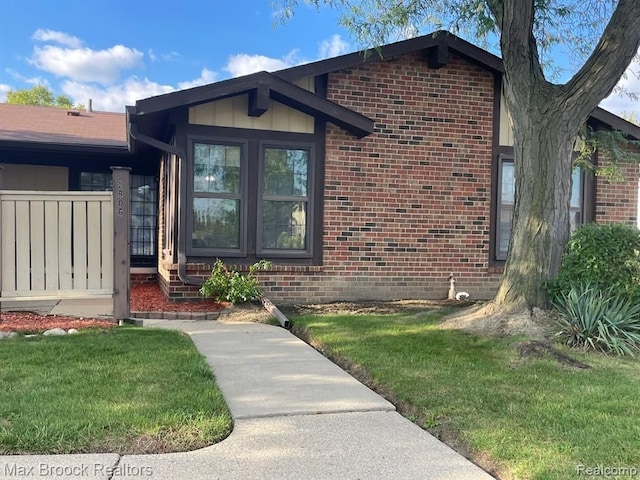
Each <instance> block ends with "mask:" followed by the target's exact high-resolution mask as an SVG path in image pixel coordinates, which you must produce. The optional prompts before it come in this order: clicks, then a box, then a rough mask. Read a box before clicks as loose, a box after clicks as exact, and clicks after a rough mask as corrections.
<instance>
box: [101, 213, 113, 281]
mask: <svg viewBox="0 0 640 480" xmlns="http://www.w3.org/2000/svg"><path fill="white" fill-rule="evenodd" d="M100 205H101V209H102V232H101V233H102V284H101V288H108V289H113V209H112V207H111V202H110V201H102V202H100Z"/></svg>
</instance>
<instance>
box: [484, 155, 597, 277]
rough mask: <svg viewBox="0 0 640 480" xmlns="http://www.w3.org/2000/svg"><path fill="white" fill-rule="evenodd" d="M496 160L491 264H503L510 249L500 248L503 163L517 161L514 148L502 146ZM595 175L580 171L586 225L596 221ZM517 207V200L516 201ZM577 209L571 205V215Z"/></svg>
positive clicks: (581, 209)
mask: <svg viewBox="0 0 640 480" xmlns="http://www.w3.org/2000/svg"><path fill="white" fill-rule="evenodd" d="M494 158H497V160H496V162H495V170H494V172H495V173H494V176H493V178H495V179H496V180H495V181H496V185H495V188H493V192H494V194H495V198H494V201H493V202H492V205H491V209H492V216H491V219H492V223H493V225H492V228H491V241H490V244H491V249H490V262H489V263H490V264H492V265H494V266H502V265H504V263H505V261H506V258H507V255H508V252H509V250H508V249H507V252H506V253H502V252H500V251H499V249H500V212H501V205H502V171H503V169H502V165H503V164H504V163H505V162H512V163H515V155H514V154H513V149H507V148H506V147H501V153H499V154H498V155H497V156H496V157H494ZM595 196H596V190H595V175H593V173H592V172H590V171H588V170H585V169H581V172H580V197H581V198H580V212H581V215H580V217H581V221H582V223H581V225H585V224H587V223H591V222H593V221H594V211H595V208H594V205H595ZM514 207H515V202H514ZM572 211H575V208H572V207H571V206H569V215H571V212H572Z"/></svg>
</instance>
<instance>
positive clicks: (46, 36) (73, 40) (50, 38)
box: [31, 28, 82, 48]
mask: <svg viewBox="0 0 640 480" xmlns="http://www.w3.org/2000/svg"><path fill="white" fill-rule="evenodd" d="M31 38H33V39H34V40H39V41H41V42H54V43H58V44H60V45H64V46H65V47H70V48H80V47H82V40H80V39H79V38H78V37H74V36H73V35H69V34H68V33H64V32H57V31H55V30H48V29H43V28H39V29H38V30H36V31H35V32H34V34H33V35H32V36H31Z"/></svg>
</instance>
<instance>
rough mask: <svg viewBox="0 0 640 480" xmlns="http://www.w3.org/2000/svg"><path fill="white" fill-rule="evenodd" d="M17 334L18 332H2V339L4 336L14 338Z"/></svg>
mask: <svg viewBox="0 0 640 480" xmlns="http://www.w3.org/2000/svg"><path fill="white" fill-rule="evenodd" d="M17 336H18V333H17V332H0V340H2V339H3V338H14V337H17Z"/></svg>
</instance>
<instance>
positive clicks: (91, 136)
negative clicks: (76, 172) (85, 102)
mask: <svg viewBox="0 0 640 480" xmlns="http://www.w3.org/2000/svg"><path fill="white" fill-rule="evenodd" d="M0 146H3V147H11V148H34V147H35V148H51V147H52V146H54V147H65V148H69V149H73V150H83V149H89V150H95V149H99V150H102V151H107V150H111V151H114V150H124V151H125V152H126V151H127V125H126V116H125V114H124V113H110V112H87V111H82V112H79V114H78V113H77V112H76V111H70V110H67V109H64V108H54V107H38V106H31V105H12V104H7V103H0Z"/></svg>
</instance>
